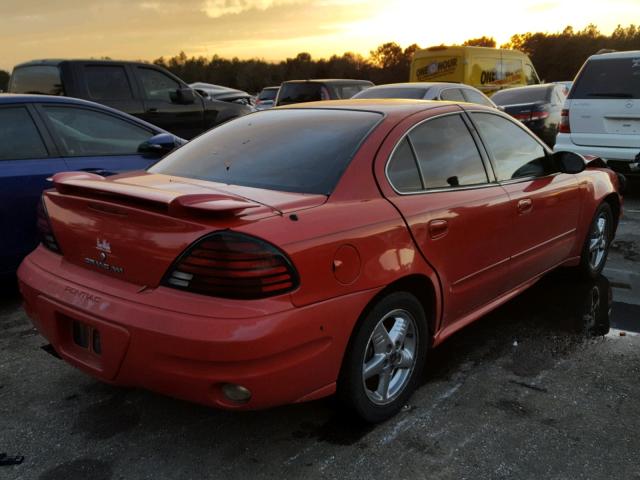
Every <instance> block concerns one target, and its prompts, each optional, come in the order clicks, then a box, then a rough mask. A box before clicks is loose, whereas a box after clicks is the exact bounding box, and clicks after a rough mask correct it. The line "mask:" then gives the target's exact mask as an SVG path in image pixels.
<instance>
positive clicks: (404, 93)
mask: <svg viewBox="0 0 640 480" xmlns="http://www.w3.org/2000/svg"><path fill="white" fill-rule="evenodd" d="M426 92H427V89H426V88H400V87H386V88H381V87H376V88H369V89H367V90H364V91H363V92H360V93H359V94H358V97H357V98H410V99H421V98H424V95H425V93H426Z"/></svg>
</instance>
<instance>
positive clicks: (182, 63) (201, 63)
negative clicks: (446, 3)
mask: <svg viewBox="0 0 640 480" xmlns="http://www.w3.org/2000/svg"><path fill="white" fill-rule="evenodd" d="M462 45H475V46H484V47H496V46H497V45H496V41H495V40H494V39H493V37H487V36H483V37H480V38H473V39H469V40H467V41H465V42H464V43H463V44H462ZM500 47H501V48H512V49H516V50H521V51H522V52H524V53H526V54H527V55H529V57H530V58H531V60H532V62H533V65H534V66H535V68H536V70H537V72H538V75H539V76H540V78H542V79H544V80H545V81H547V82H552V81H557V80H572V79H573V78H574V77H575V75H576V73H577V72H578V69H579V68H580V66H581V65H582V64H583V63H584V61H585V60H586V59H587V57H589V56H590V55H593V54H594V53H597V52H599V51H601V50H603V49H607V50H620V51H622V50H640V25H638V26H636V25H634V24H631V25H629V26H628V27H623V26H620V25H619V26H618V27H617V28H616V29H615V30H614V31H613V32H612V33H611V35H604V34H603V33H601V32H600V31H599V30H598V28H597V27H596V26H595V25H593V24H591V25H588V26H587V27H586V28H584V29H582V30H577V31H576V30H574V29H573V27H571V26H567V27H566V28H565V29H564V30H563V31H562V32H558V33H542V32H537V33H531V32H528V33H519V34H515V35H513V36H512V37H511V39H510V40H509V42H507V43H505V44H503V45H500ZM420 48H421V47H419V46H418V45H417V44H413V45H409V46H408V47H406V48H404V49H403V48H402V47H401V46H400V45H398V44H397V43H395V42H387V43H384V44H382V45H380V46H378V47H377V48H376V49H375V50H371V51H370V52H369V56H368V57H364V56H363V55H360V54H357V53H353V52H346V53H343V54H342V55H332V56H331V57H330V58H328V59H318V60H315V59H313V58H312V57H311V55H310V54H309V53H306V52H302V53H299V54H298V55H296V56H295V57H293V58H287V59H286V60H283V61H281V62H267V61H265V60H261V59H250V60H240V59H238V58H232V59H227V58H222V57H220V56H218V55H214V56H213V57H211V58H206V57H203V56H200V57H188V56H187V55H186V54H185V53H184V52H181V53H180V54H179V55H176V56H174V57H171V58H164V57H160V58H158V59H156V60H154V61H153V63H155V64H156V65H160V66H163V67H165V68H167V69H168V70H170V71H171V72H173V73H174V74H176V75H178V76H179V77H180V78H182V79H183V80H185V81H186V82H188V83H191V82H208V83H214V84H218V85H225V86H228V87H232V88H239V89H241V90H245V91H247V92H252V93H255V92H258V91H260V90H261V89H262V88H263V87H265V86H272V85H280V83H282V82H283V81H285V80H293V79H305V78H356V79H364V80H371V81H372V82H373V83H375V84H383V83H394V82H406V81H408V80H409V68H410V66H411V59H412V58H413V54H414V52H415V51H416V50H418V49H420ZM7 81H8V74H7V72H4V71H2V70H0V90H6V84H7Z"/></svg>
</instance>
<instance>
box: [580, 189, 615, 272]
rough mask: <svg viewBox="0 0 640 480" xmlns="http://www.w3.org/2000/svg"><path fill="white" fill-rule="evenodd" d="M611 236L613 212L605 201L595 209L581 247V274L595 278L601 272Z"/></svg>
mask: <svg viewBox="0 0 640 480" xmlns="http://www.w3.org/2000/svg"><path fill="white" fill-rule="evenodd" d="M612 238H613V212H612V211H611V206H610V205H609V204H608V203H606V202H605V203H602V204H601V205H600V206H599V207H598V209H597V210H596V213H595V215H594V216H593V220H592V221H591V226H590V227H589V233H588V234H587V238H586V240H585V242H584V246H583V247H582V256H581V258H580V266H579V269H580V271H581V273H582V274H583V275H585V276H587V277H589V278H597V277H598V275H600V273H602V270H603V269H604V264H605V263H606V261H607V255H608V254H609V245H610V243H611V240H612Z"/></svg>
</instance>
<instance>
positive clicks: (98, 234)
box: [18, 100, 621, 421]
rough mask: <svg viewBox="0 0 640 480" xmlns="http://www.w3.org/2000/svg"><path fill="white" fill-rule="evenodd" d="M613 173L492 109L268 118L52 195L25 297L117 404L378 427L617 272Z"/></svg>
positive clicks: (320, 107)
mask: <svg viewBox="0 0 640 480" xmlns="http://www.w3.org/2000/svg"><path fill="white" fill-rule="evenodd" d="M603 165H604V164H603V163H602V162H598V161H596V160H594V161H593V162H591V163H590V164H589V165H586V161H585V159H584V158H583V157H581V156H580V155H577V154H574V153H570V152H559V153H555V154H552V153H551V151H550V150H549V149H548V148H547V147H546V146H545V145H544V144H543V143H542V142H541V141H540V140H539V139H538V138H537V137H535V136H534V135H533V134H531V133H530V131H529V130H527V129H526V128H525V127H523V126H522V125H521V124H520V123H519V122H517V121H515V120H513V119H512V118H511V117H509V116H508V115H506V114H504V113H502V112H500V111H498V110H496V109H494V108H489V107H484V106H481V105H469V104H466V103H461V104H456V103H452V104H449V103H447V104H443V103H442V102H415V101H410V100H394V101H390V100H370V101H367V102H364V101H356V100H349V101H328V102H318V103H315V104H306V105H299V106H296V107H289V108H282V109H272V110H267V111H263V112H256V113H254V114H251V115H250V116H247V117H243V118H240V119H236V120H233V121H231V122H228V123H226V124H224V125H221V126H220V127H218V128H215V129H213V130H212V131H210V132H208V133H207V134H205V135H202V136H200V137H199V138H197V139H195V140H193V141H192V142H190V143H188V144H187V145H185V146H183V147H182V148H180V149H179V150H177V151H175V152H173V153H171V154H170V155H168V156H167V157H165V158H164V159H163V160H161V161H160V162H158V163H157V164H155V165H154V166H153V167H151V168H150V169H148V170H147V172H138V173H130V174H124V175H118V176H115V177H111V178H107V179H105V178H103V177H101V176H99V175H95V174H91V173H62V174H57V175H56V176H54V179H53V184H54V186H55V189H56V190H55V191H47V192H46V193H45V194H44V197H43V203H44V208H43V210H42V216H41V218H40V223H39V224H40V227H41V229H42V232H43V238H44V239H45V241H44V243H43V245H41V246H40V247H38V249H37V250H36V251H35V252H33V253H32V254H30V255H29V256H28V257H27V258H26V259H25V261H24V262H23V263H22V265H21V266H20V270H19V272H18V274H19V279H20V289H21V292H22V294H23V296H24V305H25V309H26V311H27V313H28V314H29V315H30V317H31V318H32V319H33V323H34V325H35V326H36V327H37V328H38V330H39V331H40V332H41V333H42V335H43V336H45V337H46V338H47V339H48V340H49V341H50V342H51V344H52V346H53V349H54V350H55V352H57V353H58V354H59V355H60V356H61V357H62V358H64V359H65V360H66V361H67V362H69V363H70V364H72V365H75V366H76V367H78V368H80V369H82V370H83V371H85V372H87V373H89V374H91V375H93V376H95V377H97V378H99V379H102V380H104V381H106V382H108V383H110V384H121V385H132V386H140V387H144V388H147V389H150V390H153V391H156V392H161V393H164V394H167V395H172V396H175V397H179V398H183V399H187V400H191V401H195V402H200V403H202V404H206V405H212V406H218V407H222V408H229V409H256V408H265V407H270V406H274V405H280V404H284V403H293V402H302V401H306V400H312V399H316V398H320V397H324V396H327V395H331V394H333V393H334V392H337V395H338V398H339V399H340V401H341V402H343V403H344V404H345V406H347V407H348V408H350V409H352V410H353V411H354V412H356V413H357V414H358V415H360V416H361V417H362V418H364V419H366V420H368V421H380V420H383V419H385V418H388V417H389V416H391V415H393V414H394V413H396V412H397V411H398V410H399V409H400V408H402V406H403V405H405V404H406V402H407V400H408V398H409V396H410V395H411V393H412V391H413V390H414V389H415V388H416V386H417V385H418V383H419V381H420V379H421V378H422V376H421V372H422V369H423V366H424V363H425V355H426V353H427V351H428V350H429V349H430V348H432V347H434V346H436V345H438V344H440V343H442V341H443V340H445V339H446V338H447V337H449V336H450V335H452V334H453V333H454V332H455V331H457V330H459V329H460V328H463V327H464V326H465V325H468V324H469V323H470V322H472V321H474V320H476V319H478V318H480V317H481V316H483V315H484V314H486V313H487V312H489V311H491V310H492V309H494V308H496V307H497V306H499V305H501V304H503V303H505V302H506V301H508V300H509V299H511V298H513V297H514V296H515V295H517V294H518V293H520V292H522V291H523V290H524V289H526V288H527V287H529V286H530V285H532V284H533V283H535V282H536V281H537V280H538V279H539V278H540V277H541V276H542V275H543V274H545V273H546V272H548V271H550V270H552V269H554V268H556V267H559V266H569V265H573V266H576V267H577V268H578V269H579V271H580V272H582V274H583V275H586V276H588V277H596V276H597V275H598V274H599V273H600V271H601V270H602V268H603V266H604V264H605V261H606V257H607V252H608V249H609V245H610V242H611V240H612V238H613V236H614V233H615V231H616V226H617V224H618V219H619V216H620V209H621V197H620V195H619V194H618V191H617V182H618V177H617V175H616V174H615V173H614V172H612V171H611V170H609V169H607V168H601V167H602V166H603ZM585 166H586V170H585ZM105 212H108V213H105Z"/></svg>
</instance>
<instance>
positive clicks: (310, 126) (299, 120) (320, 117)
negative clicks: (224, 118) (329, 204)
mask: <svg viewBox="0 0 640 480" xmlns="http://www.w3.org/2000/svg"><path fill="white" fill-rule="evenodd" d="M381 119H382V114H380V113H374V112H362V111H353V110H320V109H291V110H275V111H273V110H266V111H262V112H258V113H253V114H250V115H246V116H243V117H241V118H238V119H236V120H233V121H231V122H228V123H225V124H223V125H220V126H219V127H216V128H214V129H213V130H211V131H209V132H208V133H206V134H204V135H202V136H200V137H198V138H196V139H195V140H192V141H191V142H189V143H187V144H186V145H185V146H183V147H181V148H180V149H178V150H176V151H175V152H174V153H172V154H170V155H168V156H167V157H165V158H164V159H163V160H161V161H160V162H158V163H157V164H155V165H154V166H153V167H151V168H150V169H149V171H150V172H152V173H162V174H165V175H175V176H179V177H187V178H197V179H202V180H209V181H213V182H220V183H227V184H233V185H242V186H247V187H257V188H266V189H269V190H281V191H286V192H298V193H319V194H324V195H329V194H330V193H331V192H332V191H333V189H334V188H335V186H336V183H337V182H338V180H339V179H340V177H341V176H342V173H343V172H344V170H345V169H346V168H347V166H348V165H349V162H350V161H351V158H352V157H353V155H355V153H356V151H357V149H358V147H359V145H360V143H361V142H362V141H363V140H364V138H365V137H366V136H367V134H368V133H369V132H370V131H371V129H372V128H373V127H374V126H375V125H376V124H377V123H378V122H379V121H380V120H381Z"/></svg>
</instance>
